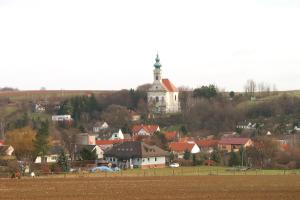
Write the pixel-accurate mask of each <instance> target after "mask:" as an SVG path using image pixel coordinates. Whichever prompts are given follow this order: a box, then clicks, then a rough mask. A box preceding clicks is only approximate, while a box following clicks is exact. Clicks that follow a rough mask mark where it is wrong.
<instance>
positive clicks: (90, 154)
mask: <svg viewBox="0 0 300 200" xmlns="http://www.w3.org/2000/svg"><path fill="white" fill-rule="evenodd" d="M80 157H81V159H82V160H96V159H97V154H96V151H90V150H88V149H86V148H84V149H82V151H81V152H80Z"/></svg>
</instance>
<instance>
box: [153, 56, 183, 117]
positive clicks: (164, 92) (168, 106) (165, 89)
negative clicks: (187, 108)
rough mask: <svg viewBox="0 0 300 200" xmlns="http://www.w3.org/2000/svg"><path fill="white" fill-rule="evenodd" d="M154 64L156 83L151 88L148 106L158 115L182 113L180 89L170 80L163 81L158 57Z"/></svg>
mask: <svg viewBox="0 0 300 200" xmlns="http://www.w3.org/2000/svg"><path fill="white" fill-rule="evenodd" d="M155 60H156V63H155V64H154V67H155V69H154V71H153V75H154V81H153V84H152V86H151V87H150V89H149V91H148V93H147V98H148V104H149V106H150V107H152V108H153V112H156V113H176V112H179V111H180V104H179V99H178V89H177V88H176V87H175V86H174V85H173V84H172V83H171V81H170V80H169V79H162V71H161V64H160V62H159V61H160V59H159V57H158V55H157V56H156V59H155Z"/></svg>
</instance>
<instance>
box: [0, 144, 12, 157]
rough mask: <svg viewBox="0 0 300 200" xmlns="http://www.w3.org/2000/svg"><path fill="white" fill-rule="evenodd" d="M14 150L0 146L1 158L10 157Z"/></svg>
mask: <svg viewBox="0 0 300 200" xmlns="http://www.w3.org/2000/svg"><path fill="white" fill-rule="evenodd" d="M13 152H14V148H13V147H12V146H10V145H0V155H1V156H12V154H13Z"/></svg>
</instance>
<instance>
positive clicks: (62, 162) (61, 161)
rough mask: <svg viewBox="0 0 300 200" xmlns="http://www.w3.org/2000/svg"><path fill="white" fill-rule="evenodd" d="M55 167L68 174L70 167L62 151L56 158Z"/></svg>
mask: <svg viewBox="0 0 300 200" xmlns="http://www.w3.org/2000/svg"><path fill="white" fill-rule="evenodd" d="M57 165H58V166H59V167H60V169H61V170H62V171H63V172H68V171H69V170H70V166H69V163H68V157H67V156H66V154H65V152H64V151H61V153H60V155H59V156H58V158H57Z"/></svg>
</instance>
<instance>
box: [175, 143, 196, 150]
mask: <svg viewBox="0 0 300 200" xmlns="http://www.w3.org/2000/svg"><path fill="white" fill-rule="evenodd" d="M194 146H195V143H189V142H171V143H170V145H169V148H170V149H171V151H175V152H183V151H186V150H188V151H192V149H193V147H194Z"/></svg>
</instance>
